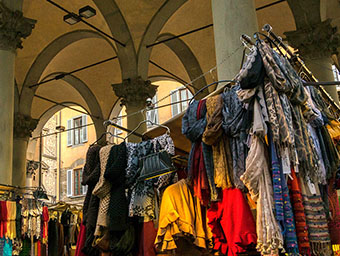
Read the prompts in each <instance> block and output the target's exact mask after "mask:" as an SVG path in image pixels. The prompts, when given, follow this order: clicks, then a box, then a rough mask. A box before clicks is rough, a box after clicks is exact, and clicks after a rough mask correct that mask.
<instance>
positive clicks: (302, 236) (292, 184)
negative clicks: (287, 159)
mask: <svg viewBox="0 0 340 256" xmlns="http://www.w3.org/2000/svg"><path fill="white" fill-rule="evenodd" d="M291 177H292V179H288V188H289V194H290V200H291V202H292V206H293V211H294V217H295V227H296V235H297V237H298V245H299V252H300V253H301V254H302V255H307V256H310V255H311V249H310V244H309V237H308V227H307V222H306V215H305V208H304V206H303V203H302V194H301V189H300V185H299V182H298V178H297V177H296V174H295V171H294V169H292V171H291Z"/></svg>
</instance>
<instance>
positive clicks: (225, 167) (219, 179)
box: [202, 95, 233, 189]
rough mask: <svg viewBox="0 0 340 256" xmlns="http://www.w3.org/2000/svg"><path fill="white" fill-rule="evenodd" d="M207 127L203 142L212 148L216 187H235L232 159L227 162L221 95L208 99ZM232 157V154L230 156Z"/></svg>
mask: <svg viewBox="0 0 340 256" xmlns="http://www.w3.org/2000/svg"><path fill="white" fill-rule="evenodd" d="M206 106H207V126H206V128H205V131H204V133H203V136H202V141H203V142H204V143H206V144H207V145H210V146H212V151H213V160H214V174H215V175H214V181H215V184H216V187H218V188H222V189H226V188H231V187H232V186H233V184H232V181H231V177H230V174H232V166H231V161H230V160H231V159H230V160H229V161H228V160H227V151H230V149H228V148H226V147H225V141H226V140H228V138H227V137H225V136H224V135H223V130H222V108H223V99H222V97H221V95H217V96H213V97H210V98H208V99H207V101H206ZM228 155H230V154H228Z"/></svg>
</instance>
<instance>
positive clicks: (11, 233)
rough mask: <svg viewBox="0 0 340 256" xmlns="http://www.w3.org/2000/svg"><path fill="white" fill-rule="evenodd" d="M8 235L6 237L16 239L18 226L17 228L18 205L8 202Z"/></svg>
mask: <svg viewBox="0 0 340 256" xmlns="http://www.w3.org/2000/svg"><path fill="white" fill-rule="evenodd" d="M6 206H7V233H6V237H7V238H9V239H12V240H13V239H14V238H15V237H16V226H15V218H16V214H17V205H16V202H12V201H7V202H6Z"/></svg>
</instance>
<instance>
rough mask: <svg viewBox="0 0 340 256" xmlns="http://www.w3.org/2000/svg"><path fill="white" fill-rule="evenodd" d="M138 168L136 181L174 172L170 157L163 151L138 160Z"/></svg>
mask: <svg viewBox="0 0 340 256" xmlns="http://www.w3.org/2000/svg"><path fill="white" fill-rule="evenodd" d="M139 166H141V167H140V169H139V173H140V176H139V177H138V181H142V180H149V179H152V178H156V177H159V176H161V175H164V174H167V173H171V172H174V171H175V167H174V165H173V163H172V160H171V155H170V154H169V153H168V152H167V151H165V150H162V151H160V152H157V153H153V154H150V155H147V156H145V157H141V158H139Z"/></svg>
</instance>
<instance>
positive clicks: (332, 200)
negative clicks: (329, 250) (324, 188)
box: [328, 178, 340, 244]
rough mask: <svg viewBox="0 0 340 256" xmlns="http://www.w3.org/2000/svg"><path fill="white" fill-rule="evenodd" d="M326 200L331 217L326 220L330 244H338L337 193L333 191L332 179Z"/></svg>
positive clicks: (339, 214)
mask: <svg viewBox="0 0 340 256" xmlns="http://www.w3.org/2000/svg"><path fill="white" fill-rule="evenodd" d="M328 199H329V208H330V213H331V217H330V219H329V220H328V227H329V233H330V236H331V241H332V244H340V207H339V198H338V195H337V191H336V190H335V189H334V178H333V179H331V180H330V181H329V184H328Z"/></svg>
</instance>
